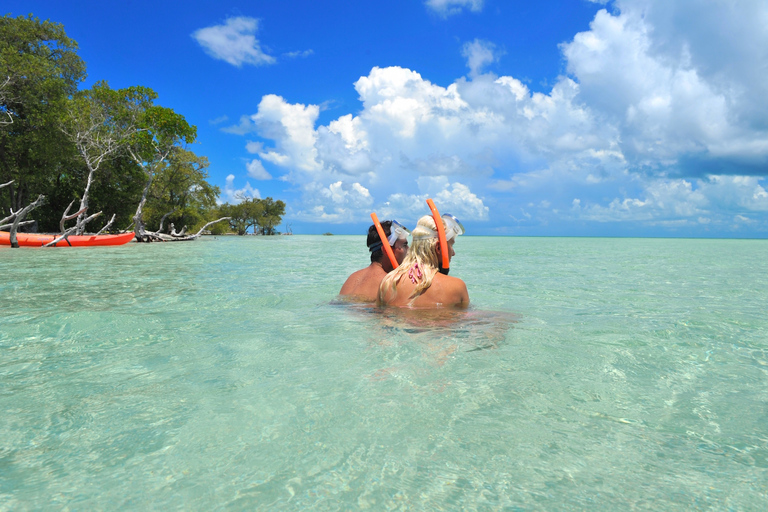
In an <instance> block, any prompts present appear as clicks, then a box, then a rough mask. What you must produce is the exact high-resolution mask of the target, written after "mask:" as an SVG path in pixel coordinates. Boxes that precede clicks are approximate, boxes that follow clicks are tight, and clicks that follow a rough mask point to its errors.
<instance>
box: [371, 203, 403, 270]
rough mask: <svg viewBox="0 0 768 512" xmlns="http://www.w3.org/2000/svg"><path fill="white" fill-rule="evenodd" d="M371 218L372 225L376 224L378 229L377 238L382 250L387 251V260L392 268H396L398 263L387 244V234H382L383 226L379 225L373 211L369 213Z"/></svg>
mask: <svg viewBox="0 0 768 512" xmlns="http://www.w3.org/2000/svg"><path fill="white" fill-rule="evenodd" d="M371 219H373V225H374V226H376V231H378V233H379V238H381V246H382V247H383V248H384V252H385V253H387V256H388V257H389V262H390V263H392V268H393V269H395V268H397V267H398V266H399V263H397V259H396V258H395V253H393V252H392V247H390V246H389V239H388V238H387V235H385V234H384V228H383V227H381V223H380V222H379V218H378V217H377V216H376V213H375V212H373V213H371Z"/></svg>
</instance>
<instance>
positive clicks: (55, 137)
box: [0, 15, 85, 210]
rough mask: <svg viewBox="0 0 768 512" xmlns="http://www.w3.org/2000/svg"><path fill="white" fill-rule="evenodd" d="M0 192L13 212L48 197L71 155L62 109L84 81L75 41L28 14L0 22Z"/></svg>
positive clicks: (54, 25)
mask: <svg viewBox="0 0 768 512" xmlns="http://www.w3.org/2000/svg"><path fill="white" fill-rule="evenodd" d="M0 76H2V77H3V80H5V78H6V77H8V80H7V82H4V81H2V80H0V85H1V86H2V87H0V118H2V121H3V124H2V125H1V126H0V182H3V183H5V182H7V181H10V180H15V182H14V184H13V185H12V186H10V187H6V188H4V189H2V191H0V201H2V206H3V207H4V208H5V209H7V208H13V209H14V210H16V209H18V208H20V207H21V206H23V205H24V204H26V203H27V202H28V201H29V199H30V198H31V197H34V196H36V195H37V194H40V193H42V194H45V195H46V197H50V196H51V193H52V192H53V187H54V186H56V184H57V181H58V174H59V173H61V171H62V169H66V168H67V167H69V166H70V165H71V162H72V159H73V157H74V156H75V153H74V151H73V148H72V145H71V144H68V143H67V140H66V137H65V136H64V134H63V133H62V132H61V131H60V129H59V126H60V124H59V121H60V119H61V116H62V113H63V109H64V105H65V104H66V102H67V100H68V98H69V96H71V95H72V94H74V93H75V92H76V91H77V86H78V84H79V83H80V82H81V81H82V80H83V79H84V78H85V64H84V63H83V61H82V60H81V59H80V57H79V56H78V55H77V43H76V42H75V41H73V40H71V39H69V38H68V37H67V36H66V34H65V33H64V28H63V27H62V26H61V25H60V24H58V23H52V22H50V21H43V22H41V21H40V20H38V19H37V18H35V17H33V16H31V15H30V16H27V17H24V16H20V17H18V18H12V17H10V16H4V17H2V18H0Z"/></svg>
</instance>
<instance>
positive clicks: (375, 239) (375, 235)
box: [366, 220, 392, 263]
mask: <svg viewBox="0 0 768 512" xmlns="http://www.w3.org/2000/svg"><path fill="white" fill-rule="evenodd" d="M381 227H382V228H383V229H384V234H385V235H387V237H389V235H390V233H391V232H390V228H391V227H392V221H391V220H385V221H384V222H382V223H381ZM379 242H381V237H380V236H379V232H378V231H377V230H376V225H375V224H371V227H369V228H368V240H367V241H366V245H367V246H368V248H370V247H371V246H372V245H373V244H376V243H379ZM383 257H384V249H383V248H382V246H381V245H379V246H378V247H377V248H376V250H375V251H373V252H372V253H371V263H373V262H374V261H381V258H383Z"/></svg>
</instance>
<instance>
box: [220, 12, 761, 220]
mask: <svg viewBox="0 0 768 512" xmlns="http://www.w3.org/2000/svg"><path fill="white" fill-rule="evenodd" d="M427 5H429V6H430V8H432V9H435V10H436V12H444V13H446V15H448V14H451V13H452V11H451V10H452V9H459V8H461V7H468V8H470V9H480V8H481V7H482V3H481V2H450V1H443V2H440V1H431V2H428V3H427ZM615 7H616V8H617V10H616V12H615V13H614V14H611V13H609V12H608V11H606V10H601V11H600V12H598V14H597V15H596V16H595V18H594V20H593V22H592V23H591V25H590V30H589V31H586V32H582V33H579V34H576V35H575V36H574V38H573V40H572V41H570V42H567V43H565V44H563V45H562V47H561V48H562V52H563V56H564V58H565V64H566V68H567V71H568V76H563V77H561V78H560V79H559V80H558V81H557V82H556V83H555V85H554V86H553V87H552V89H551V90H550V91H549V92H548V93H539V92H534V91H531V90H530V89H529V88H528V87H527V86H526V85H525V84H524V83H522V82H521V81H520V80H518V79H516V78H514V77H512V76H501V77H499V76H496V75H493V74H492V73H483V69H484V68H485V66H487V65H488V64H490V63H492V62H494V61H495V60H496V59H498V57H499V55H500V52H498V51H497V50H496V47H495V46H494V45H493V43H491V42H488V41H481V40H475V41H473V42H468V43H467V44H466V45H465V46H464V48H463V55H464V57H465V58H466V59H467V66H468V68H469V69H470V73H469V77H462V78H459V79H457V80H456V81H454V82H453V83H452V84H450V85H448V86H447V87H443V86H440V85H436V84H433V83H431V82H430V81H429V80H426V79H424V78H423V77H422V76H421V75H420V74H419V73H417V72H416V71H413V70H409V69H405V68H401V67H396V66H393V67H388V68H378V67H375V68H373V69H372V70H371V72H370V73H369V74H368V75H367V76H363V77H361V78H360V79H359V80H358V81H357V82H355V84H354V87H355V90H356V91H357V93H358V95H359V99H360V101H361V103H362V108H361V110H360V111H359V112H358V113H357V114H345V115H341V116H340V117H338V118H336V119H335V120H333V121H330V122H329V123H328V124H325V125H320V126H317V120H318V118H319V114H320V107H319V106H317V105H303V104H300V103H290V102H288V101H286V99H284V98H282V97H280V96H277V95H266V96H264V97H263V98H262V99H261V102H260V104H259V106H258V111H257V112H256V113H255V114H253V115H251V116H249V117H246V118H244V119H242V120H241V123H240V125H239V126H237V127H235V128H232V129H231V130H232V131H239V132H240V133H246V132H249V131H250V132H256V133H257V134H258V135H259V136H260V137H262V138H263V139H264V140H265V141H266V142H264V143H253V142H251V143H249V151H250V152H251V153H252V154H256V155H257V156H258V157H259V158H260V160H261V161H263V162H268V163H269V164H271V165H273V166H275V168H277V169H282V170H283V172H284V174H283V176H282V179H285V180H287V181H289V182H292V183H294V184H296V185H299V186H301V187H302V188H303V190H304V205H303V206H301V207H300V208H299V209H298V211H297V213H296V215H297V217H299V218H305V219H315V220H318V221H323V222H350V221H363V220H365V219H366V218H367V216H368V213H369V212H370V211H371V209H376V210H378V211H381V212H382V214H383V215H392V216H395V217H397V218H401V216H405V215H407V216H410V220H415V218H416V217H418V215H420V214H423V213H426V210H425V207H424V204H423V202H424V198H426V197H428V196H431V197H434V198H435V200H436V201H438V205H440V204H443V205H444V206H442V207H441V210H444V211H451V210H453V211H452V213H454V214H456V215H458V216H460V218H462V217H463V220H477V221H482V220H491V221H495V222H496V223H505V222H506V223H509V222H512V223H515V222H520V223H536V222H538V223H540V224H541V225H545V224H547V223H554V222H570V221H588V222H607V221H623V222H636V223H645V224H647V225H655V226H673V227H674V226H678V227H679V226H684V225H687V224H688V225H694V224H695V225H699V226H709V227H712V226H718V225H726V224H733V223H734V222H735V221H734V219H737V218H738V216H741V217H743V218H744V219H748V220H750V221H752V220H753V219H754V218H758V219H761V220H760V221H759V222H761V223H762V225H763V226H764V227H765V228H766V229H768V224H767V223H766V215H765V214H766V212H768V196H767V195H766V192H765V187H764V182H763V180H764V178H765V176H766V175H768V103H766V102H764V101H763V98H764V97H766V93H768V81H767V80H765V78H764V76H763V74H762V72H761V70H765V69H766V68H768V52H767V51H766V50H765V48H768V24H767V23H764V22H763V21H764V20H766V19H768V4H766V3H765V2H758V1H752V2H750V1H744V2H740V3H739V4H738V6H733V5H731V4H724V3H723V4H713V5H711V6H709V7H708V8H707V9H701V8H700V7H697V4H696V3H695V2H693V1H692V0H679V1H677V2H672V3H670V2H663V1H660V0H659V1H656V0H620V1H617V2H616V3H615ZM683 13H685V14H686V16H681V14H683ZM681 20H682V21H681ZM760 20H763V21H760ZM713 27H715V28H718V30H713ZM265 172H266V171H265ZM521 211H522V212H523V213H522V214H521ZM399 212H402V214H403V215H401V214H400V213H399ZM744 223H747V221H740V223H738V222H737V223H736V224H739V225H743V224H744ZM751 224H753V225H754V222H751ZM733 225H735V224H733Z"/></svg>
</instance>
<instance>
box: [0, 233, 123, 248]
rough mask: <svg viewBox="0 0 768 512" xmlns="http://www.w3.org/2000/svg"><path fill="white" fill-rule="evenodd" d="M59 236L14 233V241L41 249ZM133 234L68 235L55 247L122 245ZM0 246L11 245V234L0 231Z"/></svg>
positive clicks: (24, 245)
mask: <svg viewBox="0 0 768 512" xmlns="http://www.w3.org/2000/svg"><path fill="white" fill-rule="evenodd" d="M58 236H59V235H42V234H38V233H16V240H17V241H18V242H19V246H20V247H42V246H43V245H45V244H47V243H49V242H52V241H53V240H55V239H56V238H58ZM133 238H134V234H133V233H120V234H119V235H79V236H78V235H70V236H69V237H68V238H67V240H62V241H60V242H58V243H57V244H56V247H95V246H104V245H123V244H127V243H128V242H130V241H131V240H133ZM0 245H11V234H10V233H8V232H7V231H0Z"/></svg>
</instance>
